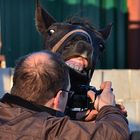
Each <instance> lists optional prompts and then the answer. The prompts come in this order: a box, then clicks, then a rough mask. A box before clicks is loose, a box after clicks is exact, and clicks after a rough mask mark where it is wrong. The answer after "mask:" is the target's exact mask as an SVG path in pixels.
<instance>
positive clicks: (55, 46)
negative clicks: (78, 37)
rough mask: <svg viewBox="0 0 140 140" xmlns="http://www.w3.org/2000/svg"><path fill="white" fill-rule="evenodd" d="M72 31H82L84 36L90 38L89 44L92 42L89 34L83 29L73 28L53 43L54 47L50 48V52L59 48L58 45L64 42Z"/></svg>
mask: <svg viewBox="0 0 140 140" xmlns="http://www.w3.org/2000/svg"><path fill="white" fill-rule="evenodd" d="M73 33H83V34H84V35H85V36H86V37H87V36H88V38H89V40H90V44H91V45H92V44H93V42H92V39H91V37H90V35H89V34H88V33H87V32H86V31H84V30H82V29H75V30H72V31H70V32H68V33H67V34H66V35H64V36H63V37H62V38H61V39H60V40H59V41H58V42H57V43H56V44H55V45H54V47H53V48H52V52H56V51H57V50H58V49H59V48H60V46H61V45H62V44H63V42H64V41H65V40H66V39H67V38H68V37H69V36H71V35H72V34H73Z"/></svg>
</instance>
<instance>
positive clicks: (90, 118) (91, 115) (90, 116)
mask: <svg viewBox="0 0 140 140" xmlns="http://www.w3.org/2000/svg"><path fill="white" fill-rule="evenodd" d="M97 114H98V111H97V110H92V111H90V113H89V114H88V116H87V117H86V118H85V121H93V120H95V118H96V116H97Z"/></svg>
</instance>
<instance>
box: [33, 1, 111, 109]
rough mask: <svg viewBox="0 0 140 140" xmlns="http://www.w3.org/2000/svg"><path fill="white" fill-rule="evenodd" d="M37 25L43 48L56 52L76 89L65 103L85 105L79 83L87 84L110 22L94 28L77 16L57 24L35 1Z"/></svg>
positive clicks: (75, 105)
mask: <svg viewBox="0 0 140 140" xmlns="http://www.w3.org/2000/svg"><path fill="white" fill-rule="evenodd" d="M36 27H37V29H38V31H39V32H40V33H41V34H42V35H43V37H44V40H45V46H44V48H45V49H47V50H51V51H52V52H54V53H59V54H60V55H61V57H62V59H63V60H64V61H65V63H66V64H67V66H68V67H69V69H70V81H71V90H74V91H75V96H73V97H71V98H70V99H69V102H68V106H70V108H77V107H79V106H80V108H86V104H87V103H86V102H85V101H82V97H81V98H79V97H80V95H83V94H85V93H84V92H83V89H82V88H81V86H80V85H88V86H89V84H90V80H91V78H92V75H93V72H94V69H95V65H96V63H97V60H98V58H99V57H100V56H101V54H102V52H103V51H104V49H105V46H104V44H105V40H106V39H107V38H108V36H109V34H110V31H111V27H112V25H111V24H109V25H108V26H107V27H106V28H104V29H102V30H99V31H97V30H96V29H95V28H94V27H92V26H91V25H90V24H89V23H88V22H87V21H85V20H83V19H80V18H74V17H73V18H71V19H69V20H67V21H65V22H61V23H59V22H56V20H55V19H54V18H53V17H52V16H50V14H49V13H48V12H47V11H45V10H44V9H43V8H42V7H41V6H40V4H39V2H38V1H37V7H36ZM76 95H77V96H76ZM83 98H85V96H83ZM85 103H86V104H85Z"/></svg>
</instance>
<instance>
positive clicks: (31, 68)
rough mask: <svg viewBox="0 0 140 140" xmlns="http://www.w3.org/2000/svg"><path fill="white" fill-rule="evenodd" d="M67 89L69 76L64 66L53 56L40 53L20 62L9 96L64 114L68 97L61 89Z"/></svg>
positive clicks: (45, 52) (47, 52) (49, 53)
mask: <svg viewBox="0 0 140 140" xmlns="http://www.w3.org/2000/svg"><path fill="white" fill-rule="evenodd" d="M69 88H70V84H69V74H68V69H67V67H66V65H65V63H64V62H63V61H62V60H61V59H60V58H59V57H58V56H56V55H55V54H53V53H51V52H49V51H41V52H37V53H33V54H29V55H26V56H24V57H22V58H20V59H19V61H18V63H17V65H16V67H15V73H14V78H13V87H12V89H11V94H12V95H16V96H19V97H21V98H23V99H25V100H27V101H31V102H34V103H37V104H41V105H46V106H48V107H52V108H53V109H56V110H60V111H64V109H65V106H66V105H65V104H66V101H67V93H66V92H63V90H62V89H65V90H69ZM63 99H64V100H63ZM60 100H62V103H63V104H64V105H63V107H61V106H62V105H60V104H61V101H60Z"/></svg>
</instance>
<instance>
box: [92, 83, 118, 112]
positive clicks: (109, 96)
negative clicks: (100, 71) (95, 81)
mask: <svg viewBox="0 0 140 140" xmlns="http://www.w3.org/2000/svg"><path fill="white" fill-rule="evenodd" d="M111 86H112V83H111V82H110V81H106V82H103V83H102V84H101V86H100V88H101V89H102V90H103V91H102V93H101V94H100V95H99V96H97V98H96V100H95V103H94V107H95V109H96V110H97V111H99V110H100V109H101V108H102V107H103V106H106V105H112V106H115V104H116V103H115V96H114V94H113V91H112V89H111Z"/></svg>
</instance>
